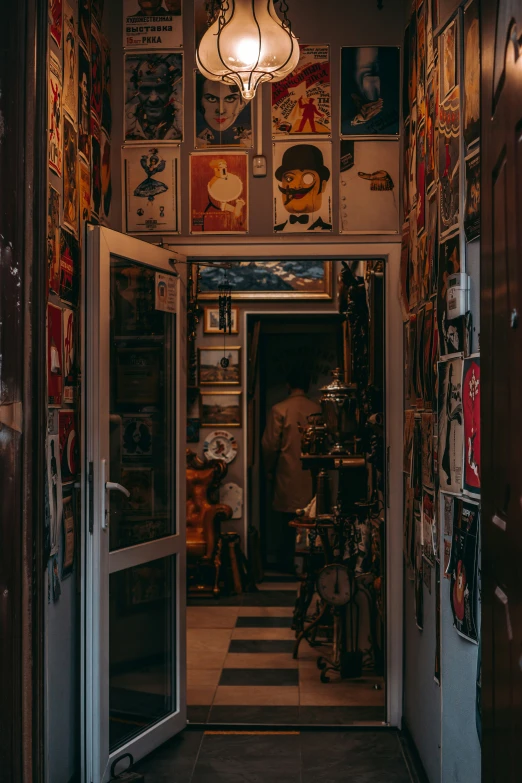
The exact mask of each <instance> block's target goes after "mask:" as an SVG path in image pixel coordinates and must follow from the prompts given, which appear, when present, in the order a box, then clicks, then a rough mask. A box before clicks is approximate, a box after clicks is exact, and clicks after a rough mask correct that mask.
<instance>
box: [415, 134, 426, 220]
mask: <svg viewBox="0 0 522 783" xmlns="http://www.w3.org/2000/svg"><path fill="white" fill-rule="evenodd" d="M416 176H417V233H420V232H421V231H422V230H423V229H424V226H425V221H426V214H425V210H426V121H425V120H423V121H422V122H421V123H419V124H418V125H417V175H416Z"/></svg>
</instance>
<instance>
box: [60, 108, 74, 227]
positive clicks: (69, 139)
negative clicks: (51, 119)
mask: <svg viewBox="0 0 522 783" xmlns="http://www.w3.org/2000/svg"><path fill="white" fill-rule="evenodd" d="M63 157H64V161H63V162H64V167H63V225H64V226H67V228H69V229H70V230H71V231H72V232H73V233H74V234H75V236H77V235H78V137H77V134H76V130H75V128H74V125H73V124H72V122H71V121H70V120H69V118H68V117H64V121H63Z"/></svg>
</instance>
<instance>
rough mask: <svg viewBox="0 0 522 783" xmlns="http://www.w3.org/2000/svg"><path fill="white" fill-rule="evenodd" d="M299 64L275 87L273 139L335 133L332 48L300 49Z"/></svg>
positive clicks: (310, 46)
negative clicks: (331, 66) (331, 78)
mask: <svg viewBox="0 0 522 783" xmlns="http://www.w3.org/2000/svg"><path fill="white" fill-rule="evenodd" d="M299 53H300V54H299V63H298V64H297V67H296V68H295V70H294V71H292V73H291V74H290V75H289V76H287V77H286V78H285V79H283V80H282V81H280V82H276V83H275V84H272V135H273V136H274V138H278V137H280V136H288V135H292V134H312V135H314V136H315V135H318V134H322V133H328V134H330V133H331V130H332V108H331V81H330V47H329V46H327V45H325V44H322V45H316V46H313V45H310V44H309V45H306V44H300V45H299Z"/></svg>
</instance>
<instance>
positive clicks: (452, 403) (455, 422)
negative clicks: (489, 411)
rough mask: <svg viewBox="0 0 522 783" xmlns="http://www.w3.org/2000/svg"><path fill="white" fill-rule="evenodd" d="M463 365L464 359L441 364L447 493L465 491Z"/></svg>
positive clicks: (442, 467) (442, 477)
mask: <svg viewBox="0 0 522 783" xmlns="http://www.w3.org/2000/svg"><path fill="white" fill-rule="evenodd" d="M462 365H463V360H462V359H460V358H458V359H450V360H448V361H445V362H439V364H438V384H439V403H438V417H439V430H438V436H439V486H440V489H441V490H442V491H443V492H460V491H461V490H462V467H463V466H462V462H463V453H464V426H463V412H462Z"/></svg>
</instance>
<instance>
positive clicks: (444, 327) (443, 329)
mask: <svg viewBox="0 0 522 783" xmlns="http://www.w3.org/2000/svg"><path fill="white" fill-rule="evenodd" d="M460 271H463V270H461V263H460V234H458V233H457V234H454V235H453V236H451V237H447V239H445V240H444V242H442V243H441V245H440V247H439V274H438V286H437V321H438V327H439V341H440V355H441V356H448V355H450V354H452V353H460V352H462V351H464V347H465V317H464V316H458V317H457V318H451V319H448V311H447V295H448V287H449V280H450V277H451V275H454V274H456V273H457V272H460Z"/></svg>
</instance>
